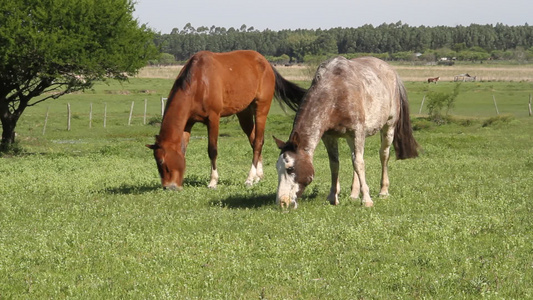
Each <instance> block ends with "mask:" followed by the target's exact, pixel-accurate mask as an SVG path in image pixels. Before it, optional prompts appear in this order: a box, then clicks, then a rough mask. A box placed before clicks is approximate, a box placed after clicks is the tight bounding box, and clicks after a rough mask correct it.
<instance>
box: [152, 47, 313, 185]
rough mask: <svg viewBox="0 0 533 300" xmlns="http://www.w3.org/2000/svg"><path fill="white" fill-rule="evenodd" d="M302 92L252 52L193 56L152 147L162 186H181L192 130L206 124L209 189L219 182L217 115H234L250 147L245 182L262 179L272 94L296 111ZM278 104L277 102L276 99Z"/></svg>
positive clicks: (182, 72) (180, 78) (180, 79)
mask: <svg viewBox="0 0 533 300" xmlns="http://www.w3.org/2000/svg"><path fill="white" fill-rule="evenodd" d="M305 92H306V90H305V89H303V88H300V87H299V86H297V85H296V84H294V83H291V82H289V81H287V80H286V79H284V78H283V77H282V76H281V75H280V74H279V73H278V72H277V71H276V70H275V69H274V68H273V67H272V66H271V65H270V63H269V62H268V61H267V60H266V59H265V58H264V57H263V56H262V55H261V54H259V53H257V52H255V51H234V52H228V53H212V52H208V51H202V52H198V53H196V54H194V55H193V56H192V57H191V58H190V59H189V60H188V62H187V63H186V64H185V66H184V67H183V69H182V70H181V71H180V73H179V75H178V77H177V79H176V81H175V82H174V85H173V87H172V89H171V90H170V94H169V96H168V102H167V105H166V109H165V114H164V116H163V121H162V123H161V129H160V132H159V135H157V136H156V139H155V144H153V145H146V146H147V147H148V148H150V149H152V150H153V151H154V157H155V160H156V164H157V168H158V171H159V175H160V177H161V184H162V185H163V188H164V189H172V190H175V189H182V187H183V177H184V173H185V152H186V149H187V145H188V143H189V138H190V135H191V129H192V127H193V125H194V124H195V123H197V122H201V123H204V124H205V125H207V131H208V154H209V158H210V159H211V180H210V182H209V185H208V186H209V187H210V188H215V187H216V186H217V183H218V177H219V176H218V171H217V165H216V159H217V140H218V131H219V121H220V118H221V117H226V116H230V115H234V114H236V115H237V118H238V119H239V123H240V126H241V128H242V130H243V131H244V132H245V133H246V135H247V136H248V140H249V142H250V145H251V146H252V150H253V159H252V167H251V169H250V172H249V175H248V178H247V179H246V184H247V185H252V184H254V183H255V182H257V181H259V179H261V178H262V177H263V167H262V156H261V151H262V147H263V141H264V130H265V123H266V119H267V114H268V112H269V110H270V104H271V103H272V98H273V96H274V94H276V97H277V98H278V101H280V100H279V98H281V99H282V100H283V102H284V103H285V104H286V105H287V106H289V107H290V108H291V109H293V110H296V109H297V107H298V105H299V102H300V101H301V99H302V97H303V95H304V94H305ZM280 103H281V102H280Z"/></svg>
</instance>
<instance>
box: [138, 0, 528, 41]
mask: <svg viewBox="0 0 533 300" xmlns="http://www.w3.org/2000/svg"><path fill="white" fill-rule="evenodd" d="M134 1H136V4H135V12H134V17H135V18H137V19H138V20H139V23H141V24H146V25H147V26H148V27H150V28H152V29H153V30H154V31H156V32H160V33H163V34H165V33H170V32H171V31H172V29H174V28H178V29H180V30H181V29H183V27H184V26H185V25H186V24H187V23H191V25H192V26H193V27H194V28H198V27H200V26H207V27H211V26H213V25H214V26H216V27H225V28H226V29H228V28H230V27H234V28H235V29H239V28H241V26H242V25H243V24H244V25H246V26H247V28H250V27H252V26H253V27H254V28H255V29H257V30H260V31H263V30H265V29H270V30H274V31H279V30H282V29H318V28H321V29H330V28H335V27H353V28H357V27H360V26H363V25H365V24H371V25H374V26H379V25H381V24H383V23H387V24H389V23H396V22H398V21H401V22H402V23H403V24H408V25H410V26H421V25H424V26H430V27H434V26H440V25H444V26H452V27H455V26H458V25H464V26H468V25H470V24H481V25H485V24H492V25H496V23H502V24H505V25H510V26H514V25H525V24H526V23H527V24H529V25H533V0H444V1H438V0H365V1H360V0H351V1H350V0H320V1H317V0H305V1H302V0H260V1H255V0H187V1H179V0H134Z"/></svg>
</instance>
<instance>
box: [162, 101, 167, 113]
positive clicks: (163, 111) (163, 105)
mask: <svg viewBox="0 0 533 300" xmlns="http://www.w3.org/2000/svg"><path fill="white" fill-rule="evenodd" d="M166 100H167V98H161V117H162V116H163V115H164V114H165V101H166Z"/></svg>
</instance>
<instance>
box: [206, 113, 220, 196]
mask: <svg viewBox="0 0 533 300" xmlns="http://www.w3.org/2000/svg"><path fill="white" fill-rule="evenodd" d="M219 124H220V115H218V114H211V115H210V116H209V120H208V124H207V136H208V143H207V153H208V154H209V159H210V160H211V180H210V181H209V184H208V185H207V187H208V188H211V189H214V188H216V187H217V184H218V171H217V155H218V150H217V143H218V130H219Z"/></svg>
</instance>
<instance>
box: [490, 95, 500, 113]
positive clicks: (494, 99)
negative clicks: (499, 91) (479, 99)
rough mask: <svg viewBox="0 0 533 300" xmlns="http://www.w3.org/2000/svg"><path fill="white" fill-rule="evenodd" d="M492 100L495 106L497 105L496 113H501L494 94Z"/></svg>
mask: <svg viewBox="0 0 533 300" xmlns="http://www.w3.org/2000/svg"><path fill="white" fill-rule="evenodd" d="M492 100H493V101H494V107H496V114H497V115H499V114H500V111H499V110H498V105H496V97H494V95H492Z"/></svg>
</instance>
